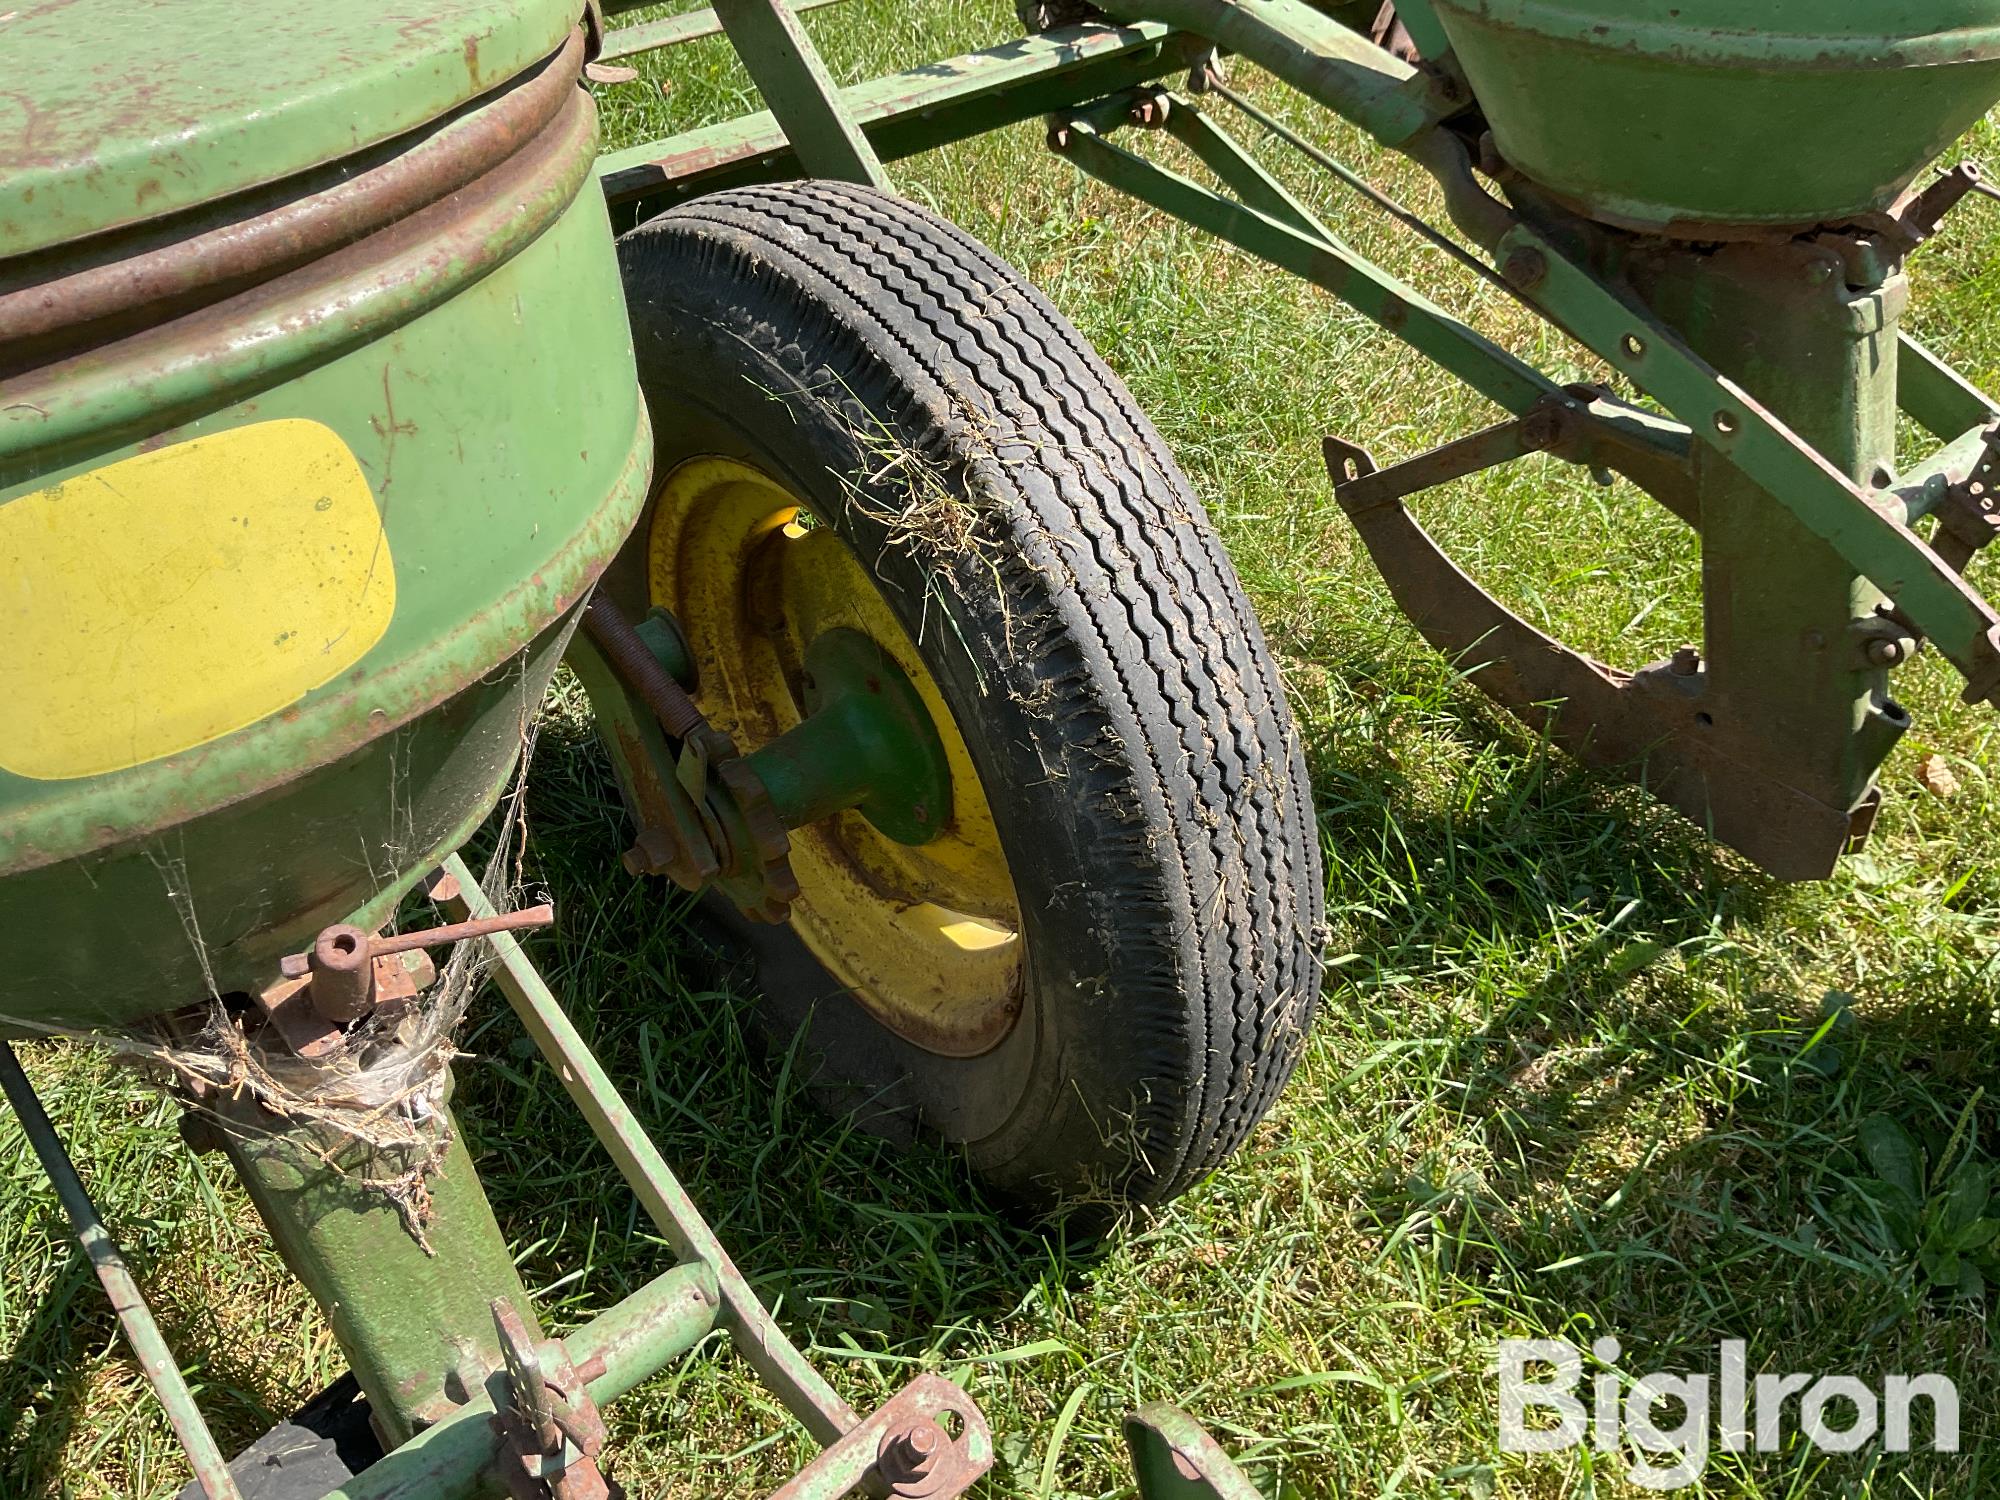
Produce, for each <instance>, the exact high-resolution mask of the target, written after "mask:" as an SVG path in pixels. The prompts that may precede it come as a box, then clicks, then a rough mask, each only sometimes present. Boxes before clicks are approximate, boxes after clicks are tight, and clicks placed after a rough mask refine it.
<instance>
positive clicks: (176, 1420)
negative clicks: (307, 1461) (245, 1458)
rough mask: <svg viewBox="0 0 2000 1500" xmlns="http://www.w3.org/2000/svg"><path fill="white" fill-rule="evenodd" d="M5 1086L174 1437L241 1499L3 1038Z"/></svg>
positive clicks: (225, 1499)
mask: <svg viewBox="0 0 2000 1500" xmlns="http://www.w3.org/2000/svg"><path fill="white" fill-rule="evenodd" d="M0 1090H4V1091H5V1093H6V1095H7V1102H8V1103H9V1104H11V1105H13V1106H14V1113H15V1114H16V1115H18V1116H19V1117H20V1120H21V1129H22V1130H23V1131H24V1132H25V1133H26V1134H27V1137H28V1144H29V1145H30V1146H32V1147H34V1148H35V1155H36V1156H37V1157H39V1158H40V1160H41V1163H42V1170H43V1171H44V1172H46V1173H48V1174H49V1181H50V1182H51V1183H53V1184H54V1185H55V1190H56V1196H57V1197H58V1198H60V1199H61V1200H62V1206H63V1211H64V1212H65V1213H67V1214H68V1215H69V1224H70V1228H71V1229H72V1230H73V1231H74V1232H75V1234H76V1237H77V1239H78V1241H79V1242H81V1244H82V1245H83V1253H84V1254H85V1255H86V1256H88V1257H89V1259H90V1265H91V1269H93V1270H94V1271H96V1272H97V1279H98V1281H99V1282H100V1283H102V1284H103V1287H104V1295H105V1296H106V1297H108V1298H110V1300H111V1307H112V1310H113V1311H115V1312H116V1313H117V1314H118V1323H119V1326H120V1327H122V1328H123V1329H124V1330H125V1337H126V1340H127V1341H128V1342H129V1343H130V1344H131V1345H132V1352H133V1353H134V1354H136V1355H137V1356H138V1357H139V1369H140V1372H141V1373H142V1374H144V1375H145V1377H146V1383H147V1384H148V1385H150V1386H152V1388H153V1394H154V1395H156V1396H158V1397H159V1398H160V1405H161V1406H163V1407H165V1408H166V1410H167V1420H168V1421H169V1422H170V1423H172V1424H173V1429H174V1436H175V1437H177V1438H179V1439H180V1443H181V1447H182V1448H183V1449H184V1450H186V1452H187V1456H188V1462H189V1463H190V1464H191V1465H193V1467H194V1475H195V1478H196V1479H198V1480H200V1481H201V1487H202V1488H203V1489H204V1490H206V1491H207V1492H208V1500H243V1496H242V1492H241V1491H239V1490H238V1489H237V1488H236V1481H235V1480H234V1479H231V1478H230V1477H229V1461H228V1460H227V1459H225V1458H224V1457H223V1456H222V1450H221V1449H220V1448H218V1447H216V1446H215V1438H214V1437H213V1436H212V1435H211V1434H210V1432H209V1430H208V1424H207V1423H206V1422H204V1421H203V1420H202V1416H201V1408H200V1407H198V1406H196V1405H195V1402H194V1392H192V1391H190V1390H189V1389H188V1386H187V1382H186V1381H185V1380H183V1379H182V1378H181V1367H180V1366H179V1364H177V1363H176V1362H175V1360H174V1355H173V1351H172V1350H171V1349H169V1348H168V1347H167V1341H166V1339H165V1338H164V1337H163V1336H162V1335H161V1333H160V1325H159V1324H157V1323H155V1322H154V1321H153V1313H152V1309H151V1308H149V1307H147V1306H146V1299H145V1297H144V1296H143V1295H142V1294H141V1293H140V1291H139V1283H138V1282H137V1281H135V1280H133V1279H132V1272H131V1270H130V1269H129V1268H128V1267H127V1266H126V1264H125V1257H124V1256H123V1255H122V1254H120V1253H119V1250H118V1242H117V1241H116V1240H114V1239H112V1237H111V1234H110V1231H108V1230H107V1229H106V1228H105V1227H104V1221H103V1220H102V1219H100V1218H99V1217H98V1216H97V1205H96V1204H94V1203H92V1202H91V1201H90V1194H89V1193H88V1192H87V1191H85V1189H84V1186H83V1179H82V1178H80V1177H78V1176H77V1175H76V1166H75V1164H74V1163H72V1162H71V1161H70V1159H69V1153H68V1152H67V1151H65V1150H64V1149H63V1143H62V1138H61V1137H60V1136H58V1135H57V1134H56V1128H55V1126H54V1125H53V1124H52V1123H50V1121H49V1116H48V1111H46V1110H45V1109H43V1108H42V1101H41V1100H40V1099H38V1098H36V1097H35V1088H34V1085H33V1084H31V1083H30V1082H28V1075H27V1074H26V1073H25V1072H24V1071H22V1068H21V1060H20V1059H19V1058H18V1057H16V1056H15V1055H14V1049H13V1048H12V1047H11V1046H9V1045H8V1044H7V1043H6V1042H4V1041H0Z"/></svg>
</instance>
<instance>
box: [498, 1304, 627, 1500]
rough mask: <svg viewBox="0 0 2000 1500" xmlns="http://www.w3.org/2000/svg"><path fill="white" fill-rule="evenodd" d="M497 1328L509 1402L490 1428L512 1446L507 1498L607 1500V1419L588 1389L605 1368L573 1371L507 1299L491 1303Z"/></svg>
mask: <svg viewBox="0 0 2000 1500" xmlns="http://www.w3.org/2000/svg"><path fill="white" fill-rule="evenodd" d="M493 1326H494V1328H495V1329H496V1330H497V1332H498V1333H499V1336H500V1355H501V1358H502V1359H503V1360H504V1361H505V1362H506V1367H507V1384H508V1395H509V1401H508V1404H507V1405H506V1406H504V1407H502V1408H501V1409H500V1410H498V1411H497V1412H496V1413H495V1414H494V1417H493V1424H494V1426H495V1427H496V1428H497V1429H498V1430H499V1432H500V1434H501V1436H502V1437H503V1438H505V1440H506V1443H507V1450H508V1459H507V1460H506V1461H503V1463H502V1465H501V1474H502V1477H503V1478H504V1480H505V1482H506V1485H507V1490H508V1493H509V1494H511V1495H512V1496H513V1497H514V1500H610V1497H611V1494H612V1490H611V1486H610V1485H609V1484H607V1483H606V1482H605V1478H604V1473H603V1471H602V1470H601V1469H599V1468H598V1466H597V1458H598V1455H599V1454H601V1453H602V1452H603V1451H604V1443H605V1439H606V1437H607V1433H606V1431H605V1427H604V1417H603V1415H602V1414H601V1413H600V1412H599V1411H598V1409H597V1403H596V1402H594V1401H592V1400H591V1399H590V1391H589V1388H588V1387H589V1383H590V1382H591V1381H592V1380H595V1379H597V1378H598V1377H599V1376H601V1375H603V1374H604V1361H603V1360H602V1359H601V1358H600V1359H597V1360H594V1361H591V1363H590V1364H589V1365H586V1366H585V1367H584V1368H583V1369H577V1368H575V1367H573V1366H572V1365H571V1364H570V1361H569V1355H568V1353H567V1351H566V1350H565V1349H564V1348H563V1345H562V1343H561V1341H560V1340H555V1339H551V1340H549V1341H547V1342H545V1343H544V1342H537V1341H536V1339H535V1337H534V1335H533V1333H531V1332H530V1331H529V1329H528V1325H527V1324H526V1323H525V1322H524V1321H523V1320H522V1318H521V1315H520V1313H518V1312H517V1311H515V1309H514V1307H513V1305H512V1304H511V1303H510V1302H508V1301H507V1299H506V1298H504V1297H496V1298H494V1299H493ZM591 1365H594V1366H595V1368H594V1369H593V1368H591Z"/></svg>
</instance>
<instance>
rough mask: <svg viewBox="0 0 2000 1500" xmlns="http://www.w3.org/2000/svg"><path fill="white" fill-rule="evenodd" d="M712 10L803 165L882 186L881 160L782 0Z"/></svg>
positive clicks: (725, 2)
mask: <svg viewBox="0 0 2000 1500" xmlns="http://www.w3.org/2000/svg"><path fill="white" fill-rule="evenodd" d="M715 13H716V15H717V16H718V17H719V18H720V19H721V21H722V26H723V29H724V30H725V31H727V32H728V33H729V40H730V44H731V45H732V46H734V47H735V48H736V53H737V56H739V57H741V58H742V59H743V62H744V65H745V66H746V67H748V68H749V70H750V77H751V78H752V80H753V81H754V82H755V83H756V85H757V91H758V92H759V93H761V94H762V95H763V96H764V102H765V103H766V104H768V105H770V107H771V114H772V115H773V116H774V117H775V118H776V120H777V122H778V124H779V126H780V127H781V128H782V129H783V130H784V132H785V139H786V140H788V141H790V142H791V144H792V149H793V150H794V151H796V152H797V153H798V157H799V161H800V163H801V164H802V165H803V166H804V167H805V169H806V170H807V171H808V172H810V173H811V174H812V175H813V176H815V177H831V178H838V179H840V180H842V181H845V182H860V183H866V184H867V185H869V186H870V187H878V188H886V187H888V185H889V176H888V174H887V173H886V172H884V171H883V170H882V162H881V159H880V158H879V157H877V156H876V154H875V149H874V147H872V146H870V145H869V144H868V138H867V137H866V136H865V135H863V134H862V133H861V127H860V125H858V124H857V123H856V122H855V119H854V116H853V114H852V113H851V112H850V111H849V110H848V108H847V106H846V105H845V104H844V103H843V102H842V100H841V95H840V90H839V89H838V88H836V87H834V82H833V78H832V76H831V75H830V74H828V72H827V71H826V64H825V63H824V62H823V61H821V59H820V55H819V49H818V48H816V47H814V46H813V44H812V38H811V37H809V36H807V35H806V30H805V27H804V26H803V25H802V24H801V23H800V21H799V18H798V15H797V13H796V12H795V11H793V10H792V8H791V7H790V6H789V5H787V4H786V3H785V0H715Z"/></svg>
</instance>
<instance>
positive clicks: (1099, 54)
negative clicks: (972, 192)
mask: <svg viewBox="0 0 2000 1500" xmlns="http://www.w3.org/2000/svg"><path fill="white" fill-rule="evenodd" d="M1205 50H1206V44H1205V43H1203V42H1200V41H1199V40H1197V39H1195V38H1193V37H1187V36H1178V35H1175V34H1174V33H1173V32H1172V31H1171V29H1170V28H1169V27H1166V26H1164V25H1159V24H1150V25H1141V26H1125V27H1108V26H1071V27H1064V28H1062V29H1061V30H1058V31H1049V32H1045V33H1043V34H1042V35H1040V36H1034V37H1026V38H1023V39H1022V40H1020V41H1016V42H1008V43H1004V44H1002V45H1000V46H996V47H986V48H982V49H980V50H979V51H977V52H968V53H965V54H963V55H961V56H958V57H950V58H944V59H942V60H940V61H938V62H934V63H928V64H926V65H925V66H923V67H921V68H912V69H909V70H908V71H905V72H901V73H892V74H888V75H886V76H885V77H882V78H876V79H871V80H870V81H868V82H867V83H861V84H856V85H855V86H854V87H852V88H847V89H842V90H840V91H839V94H840V102H841V105H842V107H843V108H844V109H845V110H846V112H847V114H848V115H849V116H850V117H851V118H852V119H853V120H854V121H855V122H856V124H857V125H859V127H860V128H861V130H862V132H863V134H864V135H865V136H866V137H867V139H868V143H869V144H870V146H871V147H873V149H874V151H875V153H876V155H877V157H878V158H879V159H880V160H882V161H885V162H888V161H897V160H900V159H902V158H903V157H906V156H914V155H917V154H918V153H919V152H923V151H929V150H931V149H933V148H935V147H938V146H945V145H949V144H951V143H952V142H954V141H961V140H965V139H967V138H969V137H971V136H975V135H981V134H984V133H985V132H987V131H989V130H997V129H1000V128H1001V127H1003V126H1006V125H1012V124H1016V123H1018V122H1020V121H1022V120H1030V119H1034V118H1035V117H1037V116H1039V115H1043V114H1047V113H1048V112H1050V111H1052V110H1057V109H1062V108H1066V107H1068V106H1069V105H1072V104H1074V103H1075V102H1076V100H1077V99H1079V98H1084V99H1091V98H1096V97H1099V96H1100V95H1104V94H1109V93H1114V92H1116V91H1118V90H1120V89H1125V88H1130V87H1133V86H1134V85H1136V84H1141V83H1146V82H1149V81H1151V80H1153V79H1156V78H1161V77H1164V76H1166V75H1167V74H1170V73H1173V72H1175V71H1177V70H1180V69H1184V68H1187V67H1189V66H1190V65H1191V64H1192V63H1193V61H1194V59H1195V58H1196V57H1197V56H1199V55H1200V54H1201V53H1202V52H1203V51H1205ZM801 166H802V163H801V161H800V158H799V156H798V153H797V152H796V151H794V150H793V148H792V146H791V144H790V143H789V142H788V141H787V140H786V137H785V132H784V130H783V129H781V128H780V127H779V124H778V121H777V118H776V116H774V115H773V114H772V113H771V112H769V111H768V110H767V111H763V112H760V113H758V114H754V115H747V116H745V117H743V118H742V119H738V120H730V121H726V122H725V123H723V124H720V125H712V126H707V127H705V128H703V129H700V130H692V131H688V132H686V133H685V134H682V135H678V136H674V137H671V138H670V139H667V140H664V141H656V142H650V143H648V144H645V145H641V146H634V147H631V148H630V149H627V150H624V151H614V152H610V153H608V154H606V155H605V156H602V157H600V158H599V159H598V164H597V175H598V181H599V183H600V184H601V185H602V187H603V189H604V193H605V196H606V197H607V198H608V199H609V200H610V201H611V202H612V203H613V204H614V205H616V204H624V203H631V202H634V201H635V200H649V201H651V202H657V203H658V205H659V206H660V207H665V206H668V205H670V204H672V203H674V202H678V201H680V200H681V199H684V198H690V197H693V196H695V195H696V194H698V193H708V192H715V191H717V190H719V189H722V188H727V187H739V186H742V185H743V184H745V183H753V182H776V181H782V180H783V179H785V178H790V177H797V176H799V175H800V169H801Z"/></svg>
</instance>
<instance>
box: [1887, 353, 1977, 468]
mask: <svg viewBox="0 0 2000 1500" xmlns="http://www.w3.org/2000/svg"><path fill="white" fill-rule="evenodd" d="M1896 404H1897V405H1898V406H1900V407H1902V409H1903V411H1904V413H1905V414H1906V415H1908V416H1909V417H1910V418H1912V419H1913V420H1914V421H1915V422H1916V423H1917V424H1918V425H1919V426H1921V427H1922V428H1923V429H1924V430H1925V431H1926V432H1928V433H1930V435H1931V436H1932V437H1934V438H1936V439H1937V440H1938V441H1939V442H1945V443H1948V442H1950V441H1951V440H1952V439H1953V438H1954V437H1955V436H1957V434H1959V433H1961V432H1964V431H1965V430H1966V429H1968V428H1971V427H1977V426H1979V425H1980V424H1982V423H1985V422H1991V421H1992V420H1993V419H1994V418H1995V417H1996V416H2000V405H1996V404H1995V403H1994V400H1993V398H1992V397H1991V396H1988V395H1987V394H1986V393H1985V392H1984V391H1982V390H1980V389H1979V387H1978V386H1976V385H1974V384H1973V383H1972V382H1971V381H1969V380H1967V379H1966V378H1965V377H1964V376H1963V375H1961V374H1959V373H1958V371H1956V370H1954V369H1953V368H1952V367H1951V366H1950V365H1948V364H1946V363H1945V362H1944V361H1943V360H1941V359H1939V358H1938V357H1937V356H1936V355H1935V354H1933V353H1931V351H1930V350H1928V349H1926V348H1925V347H1924V346H1923V345H1922V344H1920V343H1918V342H1917V341H1916V340H1915V339H1913V338H1911V337H1910V336H1909V335H1908V334H1907V333H1905V334H1903V335H1901V336H1900V337H1899V338H1898V339H1897V341H1896Z"/></svg>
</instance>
